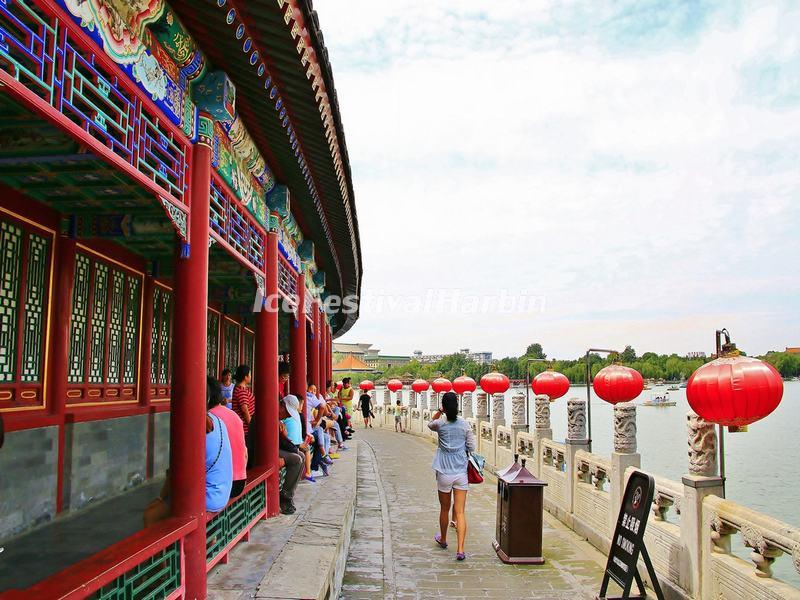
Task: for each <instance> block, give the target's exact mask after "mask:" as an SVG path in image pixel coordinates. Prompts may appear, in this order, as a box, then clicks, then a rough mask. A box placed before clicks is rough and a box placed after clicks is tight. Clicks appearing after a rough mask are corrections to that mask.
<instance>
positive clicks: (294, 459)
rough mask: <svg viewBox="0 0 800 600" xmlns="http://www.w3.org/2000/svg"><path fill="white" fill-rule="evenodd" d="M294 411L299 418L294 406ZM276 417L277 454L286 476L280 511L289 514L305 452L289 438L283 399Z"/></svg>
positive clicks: (287, 413)
mask: <svg viewBox="0 0 800 600" xmlns="http://www.w3.org/2000/svg"><path fill="white" fill-rule="evenodd" d="M292 398H294V401H295V402H297V398H295V397H294V396H292ZM284 400H285V399H284ZM294 412H295V414H296V415H297V419H298V420H299V418H300V415H299V414H297V410H296V408H295V409H294ZM278 418H279V419H280V420H281V421H280V423H279V425H278V427H279V432H278V433H279V435H278V446H279V447H278V455H279V456H280V457H281V458H282V459H283V466H284V467H285V468H286V477H285V479H284V481H283V487H281V494H280V503H281V512H282V513H283V514H285V515H291V514H294V512H295V510H296V509H295V507H294V490H295V488H296V487H297V484H298V482H299V481H300V478H301V477H302V476H303V472H304V471H305V469H304V462H305V454H304V453H303V452H302V451H301V450H300V449H299V448H298V447H297V446H296V445H295V444H294V443H293V442H292V440H291V439H290V438H289V434H288V430H287V428H286V420H287V419H290V418H292V415H291V414H290V411H289V409H288V407H287V404H286V403H285V402H284V401H281V402H280V403H279V404H278Z"/></svg>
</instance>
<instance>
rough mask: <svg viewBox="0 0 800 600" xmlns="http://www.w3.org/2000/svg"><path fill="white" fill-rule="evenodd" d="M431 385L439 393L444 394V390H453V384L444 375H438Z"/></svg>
mask: <svg viewBox="0 0 800 600" xmlns="http://www.w3.org/2000/svg"><path fill="white" fill-rule="evenodd" d="M431 387H432V388H433V391H434V392H436V393H437V394H443V393H444V392H449V391H450V390H452V389H453V384H452V383H450V380H449V379H446V378H444V377H437V378H436V379H434V380H433V382H432V383H431Z"/></svg>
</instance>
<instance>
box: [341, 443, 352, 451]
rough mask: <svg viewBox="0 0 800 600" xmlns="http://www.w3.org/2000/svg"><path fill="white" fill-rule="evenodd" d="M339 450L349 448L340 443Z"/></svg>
mask: <svg viewBox="0 0 800 600" xmlns="http://www.w3.org/2000/svg"><path fill="white" fill-rule="evenodd" d="M339 450H340V451H341V450H350V448H348V447H347V446H345V445H344V444H342V445H341V446H339Z"/></svg>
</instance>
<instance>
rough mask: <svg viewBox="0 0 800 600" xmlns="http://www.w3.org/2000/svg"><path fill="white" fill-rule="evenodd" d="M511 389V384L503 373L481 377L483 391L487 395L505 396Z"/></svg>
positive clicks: (493, 373)
mask: <svg viewBox="0 0 800 600" xmlns="http://www.w3.org/2000/svg"><path fill="white" fill-rule="evenodd" d="M509 387H511V382H510V381H509V380H508V377H506V376H505V375H503V374H502V373H497V372H492V373H487V374H486V375H484V376H483V377H481V389H482V390H483V391H484V392H486V393H487V394H490V395H491V394H503V393H505V392H506V391H507V390H508V388H509Z"/></svg>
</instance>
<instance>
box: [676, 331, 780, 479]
mask: <svg viewBox="0 0 800 600" xmlns="http://www.w3.org/2000/svg"><path fill="white" fill-rule="evenodd" d="M723 337H724V338H725V343H722V338H723ZM716 350H717V354H716V356H717V358H716V359H715V360H712V361H711V362H709V363H706V364H704V365H703V366H702V367H700V368H698V369H697V370H696V371H695V372H694V373H692V375H691V377H689V381H688V382H687V383H686V399H687V400H688V401H689V406H691V407H692V410H693V411H694V412H695V413H697V415H699V416H700V417H701V418H703V419H705V420H706V421H708V422H710V423H716V424H717V425H718V426H719V469H720V477H721V478H722V485H723V489H724V486H725V441H724V433H723V429H722V428H723V427H727V428H728V431H730V432H738V431H747V427H748V426H749V425H750V424H751V423H755V422H756V421H759V420H761V419H763V418H764V417H766V416H767V415H769V414H770V413H771V412H772V411H774V410H775V409H776V408H778V405H779V404H780V403H781V399H782V398H783V378H782V377H781V375H780V373H778V371H777V369H775V367H773V366H772V365H771V364H769V363H766V362H764V361H762V360H758V359H757V358H751V357H749V356H742V355H741V353H740V352H739V351H738V350H737V349H736V344H733V343H732V342H731V337H730V334H729V333H728V330H727V329H720V330H717V332H716Z"/></svg>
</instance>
